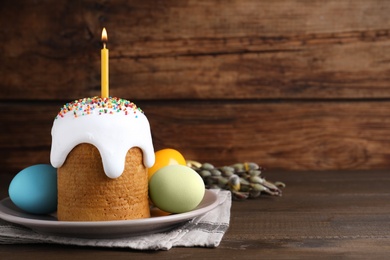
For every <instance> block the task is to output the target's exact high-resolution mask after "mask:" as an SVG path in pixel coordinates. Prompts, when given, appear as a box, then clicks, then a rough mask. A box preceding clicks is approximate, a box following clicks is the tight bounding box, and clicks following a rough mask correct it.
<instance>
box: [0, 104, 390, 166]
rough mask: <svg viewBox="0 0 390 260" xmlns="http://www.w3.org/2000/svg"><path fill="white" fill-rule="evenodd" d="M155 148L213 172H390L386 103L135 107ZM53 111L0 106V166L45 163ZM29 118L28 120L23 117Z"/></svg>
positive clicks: (41, 107)
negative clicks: (250, 167)
mask: <svg viewBox="0 0 390 260" xmlns="http://www.w3.org/2000/svg"><path fill="white" fill-rule="evenodd" d="M138 105H139V106H141V108H142V109H143V110H144V111H145V114H146V115H147V117H148V119H149V122H150V124H151V129H152V135H153V142H154V146H155V149H156V150H157V149H162V148H165V147H172V148H175V149H178V150H179V151H181V152H182V153H183V154H184V155H185V157H186V158H188V159H194V160H199V161H201V162H206V161H207V162H211V163H213V164H215V165H217V166H222V165H226V164H233V163H235V162H243V161H255V162H258V163H260V164H261V165H263V166H265V167H267V168H270V169H287V170H288V169H290V170H291V169H305V170H309V169H370V168H378V169H379V168H388V167H390V161H389V158H390V151H389V149H388V147H390V140H389V138H388V129H390V117H389V116H388V112H389V111H390V104H389V103H388V102H374V103H372V102H357V101H356V102H348V103H345V102H336V101H334V102H287V103H286V102H282V103H279V102H241V101H240V102H239V101H236V102H231V101H229V102H226V101H220V102H216V101H213V102H210V101H203V102H199V101H181V102H179V101H174V102H173V101H172V102H167V101H161V102H141V104H138ZM59 107H60V105H59V104H56V103H55V104H43V105H39V104H34V105H32V104H28V103H27V104H26V105H25V106H21V105H19V104H18V105H17V106H16V105H13V104H8V105H0V109H1V110H2V111H6V113H3V114H2V115H1V117H2V118H1V119H0V120H2V121H3V122H4V121H7V122H8V124H7V125H6V126H5V127H3V128H1V130H0V131H1V132H0V143H1V144H2V147H3V149H2V150H1V156H0V160H1V161H0V163H1V165H6V168H7V169H10V170H12V171H16V170H17V169H18V168H19V167H23V166H28V165H31V164H35V163H48V162H49V161H48V160H49V151H50V144H51V134H50V131H51V126H52V122H53V120H54V117H55V115H56V113H57V112H58V110H59V109H58V108H59ZM23 115H28V116H23Z"/></svg>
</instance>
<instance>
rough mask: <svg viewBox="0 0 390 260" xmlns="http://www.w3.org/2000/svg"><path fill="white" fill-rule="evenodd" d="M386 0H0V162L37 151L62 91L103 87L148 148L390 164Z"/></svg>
mask: <svg viewBox="0 0 390 260" xmlns="http://www.w3.org/2000/svg"><path fill="white" fill-rule="evenodd" d="M388 13H390V3H389V2H388V1H385V0H373V1H364V0H345V1H338V0H330V1H301V0H293V1H288V0H281V1H255V0H240V1H239V0H227V1H213V0H209V1H206V0H203V1H190V0H185V1H181V0H170V1H152V0H143V1H139V0H133V1H124V0H114V1H103V0H99V1H92V0H87V1H79V2H77V3H74V2H69V1H56V2H55V3H52V2H51V1H47V0H46V1H38V2H34V1H11V0H4V1H2V3H1V5H0V24H1V26H0V40H1V42H2V44H1V45H0V78H1V81H0V108H1V109H2V111H6V112H5V113H3V114H1V115H0V119H1V126H2V127H1V130H0V133H1V135H0V141H1V143H0V153H1V158H0V163H1V165H6V168H5V169H4V171H5V172H7V173H13V172H15V171H17V170H20V169H21V168H23V167H26V166H28V165H31V164H34V163H39V162H48V158H49V157H48V155H49V152H50V142H51V136H50V128H51V124H52V120H53V117H54V115H55V114H56V112H57V111H58V109H59V107H60V106H62V105H63V104H64V103H65V102H69V101H71V100H73V99H78V98H82V97H88V96H94V95H99V94H100V56H99V55H100V48H101V42H100V34H101V29H102V27H103V26H105V27H107V29H108V35H109V43H108V47H109V49H110V93H111V95H112V96H118V97H123V98H127V99H130V100H132V101H135V102H136V103H137V104H138V105H140V106H141V107H142V108H143V109H144V110H145V111H146V114H147V116H148V117H149V119H150V122H151V125H152V130H153V135H154V143H155V147H156V149H160V148H164V147H173V148H177V149H179V150H180V151H182V152H183V153H184V154H185V155H186V157H187V158H192V159H198V160H200V161H209V162H212V163H214V164H216V165H222V164H230V163H234V162H236V161H242V160H252V161H256V162H259V163H261V164H263V165H265V166H267V167H269V168H277V169H300V170H303V169H305V170H308V169H368V168H375V169H384V168H388V167H389V163H388V161H389V160H388V159H389V154H390V149H389V148H388V147H390V146H389V145H388V143H389V142H390V138H389V137H388V134H387V133H388V131H387V129H389V120H388V119H387V117H388V111H390V110H389V109H390V105H389V100H390V76H389V75H390V73H389V72H390V62H389V61H390V40H389V39H390V36H389V35H390V34H389V32H390V20H389V19H388Z"/></svg>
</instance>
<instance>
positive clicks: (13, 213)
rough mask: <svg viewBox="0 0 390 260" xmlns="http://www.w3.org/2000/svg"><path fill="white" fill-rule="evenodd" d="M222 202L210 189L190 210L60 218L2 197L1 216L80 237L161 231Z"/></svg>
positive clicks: (49, 231) (39, 229) (48, 231)
mask: <svg viewBox="0 0 390 260" xmlns="http://www.w3.org/2000/svg"><path fill="white" fill-rule="evenodd" d="M217 205H218V197H217V194H215V193H214V192H212V191H209V190H206V192H205V195H204V197H203V200H202V202H201V203H200V204H199V206H198V207H197V208H196V209H194V210H192V211H190V212H186V213H181V214H172V215H168V216H160V217H151V218H146V219H135V220H116V221H91V222H81V221H77V222H76V221H75V222H73V221H58V220H57V218H56V216H55V215H33V214H28V213H25V212H23V211H21V210H20V209H18V208H17V207H16V206H15V205H14V204H13V203H12V201H11V200H10V199H9V198H6V199H3V200H2V201H0V218H2V219H4V220H6V221H8V222H11V223H14V224H19V225H22V226H25V227H28V228H30V229H32V230H34V231H36V232H38V233H44V234H52V235H59V236H68V237H80V238H116V237H131V236H137V235H145V234H151V233H158V232H163V231H167V230H169V229H172V228H174V227H176V226H178V225H180V224H182V223H183V222H186V221H188V220H190V219H192V218H195V217H197V216H200V215H203V214H205V213H207V212H209V211H210V210H212V209H214V208H215V207H216V206H217Z"/></svg>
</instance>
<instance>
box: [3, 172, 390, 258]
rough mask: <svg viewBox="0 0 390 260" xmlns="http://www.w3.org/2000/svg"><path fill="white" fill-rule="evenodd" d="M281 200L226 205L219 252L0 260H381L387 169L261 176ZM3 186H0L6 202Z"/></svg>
mask: <svg viewBox="0 0 390 260" xmlns="http://www.w3.org/2000/svg"><path fill="white" fill-rule="evenodd" d="M264 175H265V176H266V177H267V179H269V180H271V181H277V180H281V181H284V182H285V183H286V184H287V187H286V188H285V189H284V190H283V196H282V197H269V196H263V197H261V198H259V199H255V200H246V201H233V205H232V210H231V223H230V224H231V225H230V228H229V230H228V232H227V233H226V235H225V236H224V238H223V240H222V242H221V244H220V246H219V247H218V248H215V249H209V248H173V249H171V250H169V251H132V250H126V249H107V248H91V247H74V246H61V245H1V246H0V259H27V258H29V259H40V260H44V259H70V258H71V259H74V260H76V259H177V258H189V259H192V258H204V259H208V258H212V259H270V258H272V259H291V258H294V259H305V258H306V259H313V258H314V257H315V258H320V259H328V258H332V259H338V258H352V259H356V258H363V259H376V258H378V259H385V258H388V257H390V224H389V223H390V173H389V172H388V171H374V170H372V171H349V172H346V171H341V172H336V171H322V172H265V173H264ZM7 182H8V180H6V181H2V182H1V184H0V185H1V195H2V196H6V189H7V185H8V183H7Z"/></svg>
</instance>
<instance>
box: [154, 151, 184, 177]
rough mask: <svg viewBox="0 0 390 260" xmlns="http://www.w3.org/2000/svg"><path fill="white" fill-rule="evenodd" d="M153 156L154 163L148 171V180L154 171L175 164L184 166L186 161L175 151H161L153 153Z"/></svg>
mask: <svg viewBox="0 0 390 260" xmlns="http://www.w3.org/2000/svg"><path fill="white" fill-rule="evenodd" d="M155 155H156V161H155V163H154V165H153V166H152V167H151V168H149V169H148V174H149V180H150V178H152V176H153V174H154V173H155V172H156V171H158V170H159V169H160V168H162V167H164V166H167V165H175V164H180V165H186V160H185V159H184V157H183V155H182V154H181V153H180V152H179V151H177V150H175V149H171V148H166V149H162V150H159V151H157V152H155Z"/></svg>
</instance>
